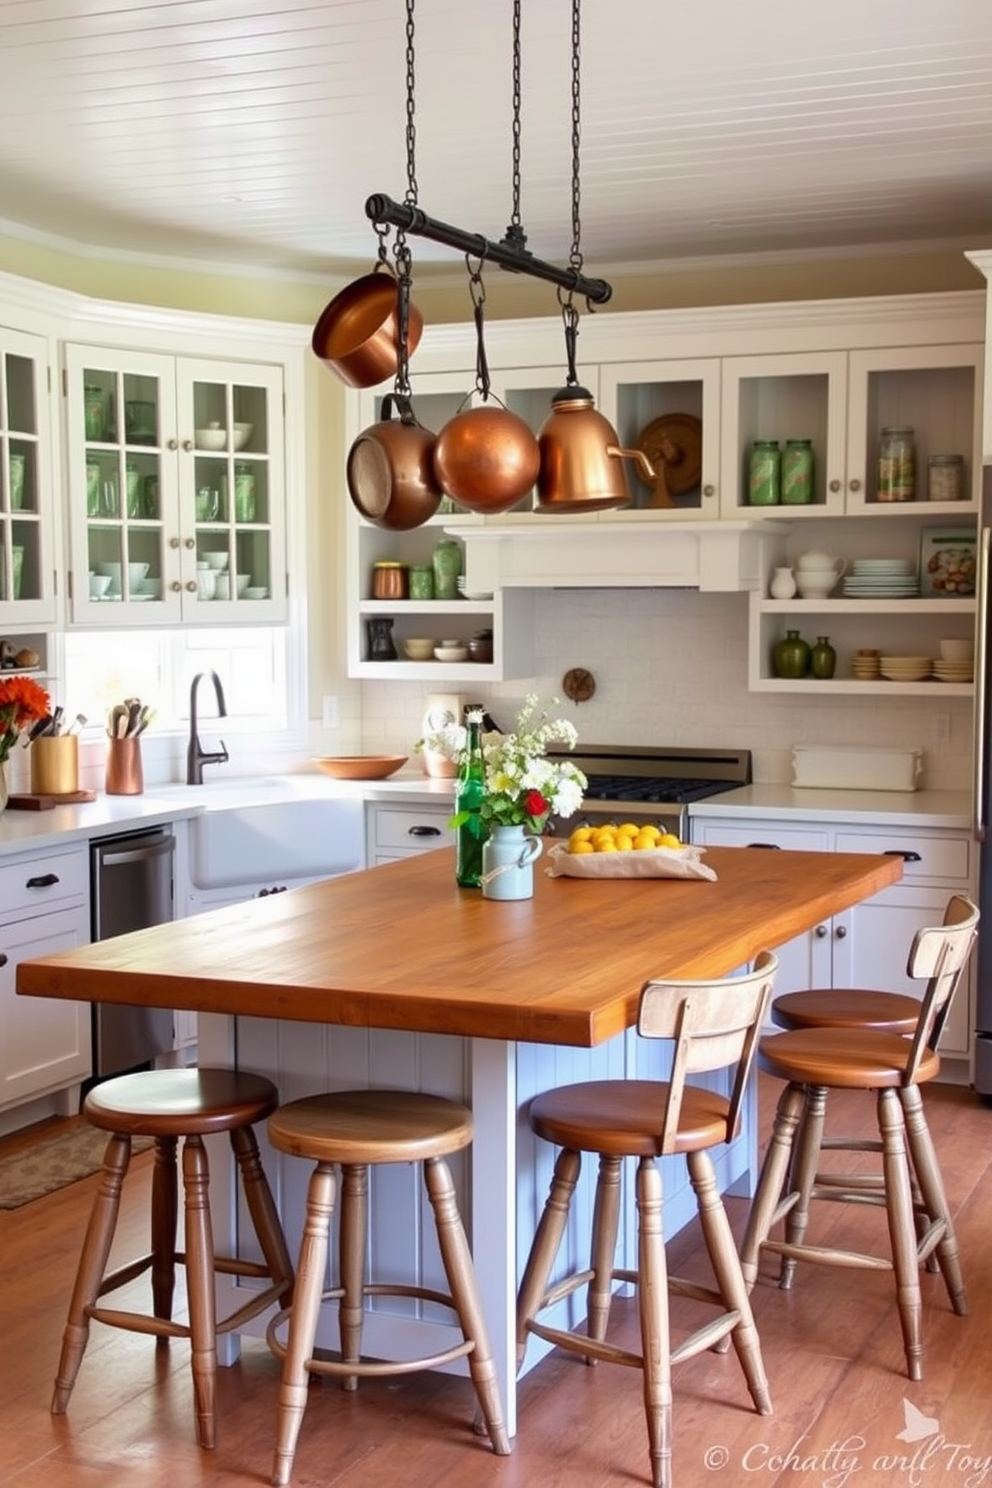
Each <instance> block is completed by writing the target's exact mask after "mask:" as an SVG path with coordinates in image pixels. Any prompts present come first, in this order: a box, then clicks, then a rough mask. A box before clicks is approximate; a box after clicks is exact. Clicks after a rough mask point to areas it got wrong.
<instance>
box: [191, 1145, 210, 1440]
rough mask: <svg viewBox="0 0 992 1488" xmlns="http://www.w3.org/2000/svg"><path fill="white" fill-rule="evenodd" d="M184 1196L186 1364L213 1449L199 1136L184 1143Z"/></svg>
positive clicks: (206, 1194) (204, 1181) (199, 1427)
mask: <svg viewBox="0 0 992 1488" xmlns="http://www.w3.org/2000/svg"><path fill="white" fill-rule="evenodd" d="M183 1184H184V1187H185V1196H186V1289H187V1305H188V1307H189V1328H190V1354H191V1357H190V1363H191V1365H192V1370H193V1397H194V1401H195V1405H196V1438H197V1441H198V1442H199V1444H200V1446H201V1447H212V1446H213V1445H214V1441H215V1436H216V1414H215V1390H216V1383H217V1318H216V1313H215V1310H214V1237H213V1231H212V1228H211V1223H210V1170H209V1168H208V1166H207V1153H206V1149H205V1148H204V1145H203V1138H202V1137H198V1136H190V1137H187V1138H186V1140H185V1142H184V1143H183Z"/></svg>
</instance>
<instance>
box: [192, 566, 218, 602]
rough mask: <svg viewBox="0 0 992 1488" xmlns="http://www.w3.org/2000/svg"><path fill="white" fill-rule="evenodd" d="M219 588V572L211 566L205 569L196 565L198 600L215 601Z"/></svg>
mask: <svg viewBox="0 0 992 1488" xmlns="http://www.w3.org/2000/svg"><path fill="white" fill-rule="evenodd" d="M216 588H217V572H216V570H215V569H213V568H211V567H210V566H209V564H207V565H205V566H204V567H203V568H201V567H200V565H199V564H197V565H196V597H197V599H213V597H214V594H215V592H216Z"/></svg>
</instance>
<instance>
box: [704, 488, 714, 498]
mask: <svg viewBox="0 0 992 1488" xmlns="http://www.w3.org/2000/svg"><path fill="white" fill-rule="evenodd" d="M703 495H704V496H715V495H716V486H704V487H703Z"/></svg>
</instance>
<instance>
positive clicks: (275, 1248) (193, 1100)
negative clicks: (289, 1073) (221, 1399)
mask: <svg viewBox="0 0 992 1488" xmlns="http://www.w3.org/2000/svg"><path fill="white" fill-rule="evenodd" d="M278 1104H279V1094H278V1091H277V1090H276V1087H275V1086H274V1085H273V1084H272V1083H271V1081H269V1080H266V1079H263V1078H262V1076H261V1075H253V1074H246V1073H243V1072H239V1071H235V1070H223V1069H167V1070H148V1071H142V1072H140V1073H138V1074H131V1075H121V1076H120V1077H119V1078H117V1079H115V1080H107V1081H105V1082H104V1083H102V1084H100V1085H96V1086H94V1088H93V1089H92V1090H91V1091H90V1092H89V1094H88V1095H87V1097H86V1100H85V1102H84V1104H83V1115H84V1116H85V1117H86V1119H87V1121H89V1122H90V1123H91V1125H93V1126H96V1127H100V1128H102V1129H103V1130H104V1131H108V1132H111V1133H112V1136H111V1138H110V1141H109V1142H108V1143H107V1150H106V1153H105V1154H104V1159H103V1175H102V1178H101V1181H100V1189H99V1192H98V1193H97V1196H96V1199H95V1200H94V1203H93V1209H92V1211H91V1213H90V1220H89V1225H88V1227H87V1230H86V1238H85V1240H84V1241H83V1252H82V1255H81V1256H80V1260H79V1270H78V1271H77V1273H76V1284H75V1287H74V1288H73V1293H72V1301H71V1302H70V1304H69V1317H68V1321H67V1322H66V1327H65V1334H64V1337H63V1341H62V1356H61V1359H60V1360H59V1370H58V1374H57V1376H56V1379H55V1392H54V1394H53V1396H52V1413H53V1414H54V1415H62V1414H63V1413H64V1411H65V1409H66V1406H67V1405H68V1403H69V1396H70V1395H71V1394H72V1387H73V1385H74V1384H75V1381H76V1375H77V1373H78V1371H79V1366H80V1364H81V1362H82V1358H83V1354H84V1352H85V1350H86V1345H87V1343H88V1341H89V1327H90V1319H91V1318H95V1319H96V1320H97V1322H101V1323H107V1324H108V1325H109V1326H110V1327H112V1328H124V1329H127V1330H128V1331H129V1332H134V1333H150V1334H154V1335H155V1336H156V1337H157V1338H159V1339H168V1338H188V1339H189V1340H190V1344H191V1354H192V1368H193V1389H194V1395H195V1402H196V1435H197V1441H198V1442H199V1444H200V1446H201V1447H212V1446H213V1445H214V1439H215V1408H214V1395H215V1384H216V1374H217V1334H218V1333H227V1332H230V1331H231V1330H233V1329H237V1328H239V1327H240V1326H241V1324H242V1323H244V1322H246V1321H247V1320H248V1319H249V1318H251V1317H254V1316H255V1315H256V1314H257V1313H259V1312H262V1311H264V1309H265V1308H267V1307H268V1306H269V1305H270V1304H271V1303H273V1302H274V1301H276V1300H277V1299H278V1298H280V1297H283V1296H285V1295H286V1294H288V1293H290V1292H291V1290H292V1285H293V1263H292V1261H291V1260H290V1256H289V1251H288V1250H287V1248H286V1242H285V1240H284V1238H283V1233H282V1227H281V1225H280V1223H279V1217H278V1215H277V1214H276V1209H275V1205H274V1203H273V1201H272V1194H271V1192H270V1190H269V1185H268V1182H267V1181H266V1177H265V1173H264V1171H263V1169H262V1164H261V1160H260V1158H259V1152H258V1143H257V1142H256V1140H255V1134H254V1132H253V1131H252V1130H251V1128H252V1126H253V1125H254V1124H255V1123H256V1122H259V1121H262V1120H263V1119H264V1118H265V1117H266V1116H268V1115H269V1114H270V1113H271V1112H272V1111H274V1110H275V1109H276V1107H277V1106H278ZM225 1131H226V1132H227V1133H228V1134H229V1136H230V1141H231V1147H232V1149H233V1152H234V1156H235V1158H236V1159H237V1164H238V1171H239V1173H240V1175H241V1183H242V1186H243V1189H244V1195H245V1199H246V1201H247V1204H248V1211H249V1213H250V1215H251V1219H252V1223H253V1225H254V1228H255V1233H256V1235H257V1236H258V1241H259V1244H260V1245H261V1248H262V1254H263V1255H264V1257H265V1263H264V1265H263V1264H261V1263H256V1262H253V1261H243V1260H239V1259H237V1258H230V1257H226V1256H215V1255H214V1242H213V1233H212V1229H211V1223H210V1174H209V1170H208V1167H207V1154H206V1150H205V1148H204V1145H203V1138H204V1137H205V1136H206V1135H208V1134H209V1133H211V1132H225ZM139 1136H147V1137H154V1139H155V1168H154V1172H153V1174H152V1213H151V1244H152V1248H151V1251H150V1252H149V1254H148V1255H146V1256H142V1257H141V1258H140V1259H138V1260H136V1261H132V1262H130V1263H129V1264H128V1265H126V1266H122V1267H121V1268H120V1269H119V1270H117V1271H114V1272H112V1273H111V1274H110V1275H107V1261H108V1259H109V1256H110V1247H111V1244H112V1242H113V1238H114V1231H115V1229H116V1227H117V1219H118V1215H119V1213H120V1202H121V1189H122V1186H123V1183H124V1179H125V1176H126V1175H127V1170H128V1166H129V1164H130V1161H131V1138H132V1137H139ZM180 1137H182V1138H183V1139H184V1141H183V1155H182V1166H183V1186H184V1191H185V1250H177V1248H176V1223H177V1218H178V1188H177V1178H176V1144H177V1141H178V1139H179V1138H180ZM177 1263H178V1264H181V1265H185V1267H186V1291H187V1304H188V1311H189V1323H188V1324H186V1323H177V1322H174V1321H173V1319H172V1299H173V1291H174V1287H175V1268H176V1265H177ZM149 1270H150V1271H151V1288H152V1310H153V1314H154V1315H153V1316H150V1315H148V1314H146V1313H140V1312H125V1311H120V1310H116V1309H113V1308H106V1307H100V1306H98V1305H97V1299H98V1298H100V1297H102V1296H104V1295H105V1294H106V1293H107V1292H111V1291H114V1290H115V1289H116V1288H117V1287H120V1286H123V1285H124V1284H125V1282H129V1281H133V1280H134V1278H135V1277H137V1276H140V1275H141V1274H142V1273H143V1272H145V1271H149ZM217 1272H224V1273H226V1274H230V1275H234V1276H255V1277H264V1278H267V1279H268V1280H269V1282H270V1283H271V1284H270V1285H269V1286H267V1287H265V1288H264V1289H262V1290H260V1291H257V1292H253V1293H252V1294H251V1300H250V1301H248V1302H246V1303H245V1304H244V1305H243V1306H242V1307H239V1308H238V1309H237V1311H236V1312H234V1313H232V1314H231V1315H230V1316H229V1317H226V1318H224V1319H223V1320H221V1321H218V1320H217V1314H216V1306H215V1299H214V1276H215V1273H217Z"/></svg>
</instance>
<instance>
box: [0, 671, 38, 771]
mask: <svg viewBox="0 0 992 1488" xmlns="http://www.w3.org/2000/svg"><path fill="white" fill-rule="evenodd" d="M48 703H49V698H48V693H47V692H46V691H45V689H44V688H43V687H39V685H38V683H37V682H35V681H33V680H32V679H31V678H30V677H24V676H16V677H3V678H0V767H2V766H3V765H4V764H6V762H7V760H8V759H9V758H10V753H11V750H12V749H13V748H14V746H15V745H16V744H17V742H18V740H19V739H20V737H21V734H22V733H23V732H24V730H25V729H26V728H27V727H28V725H29V724H32V723H35V722H37V720H38V719H41V718H46V717H47V716H48Z"/></svg>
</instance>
